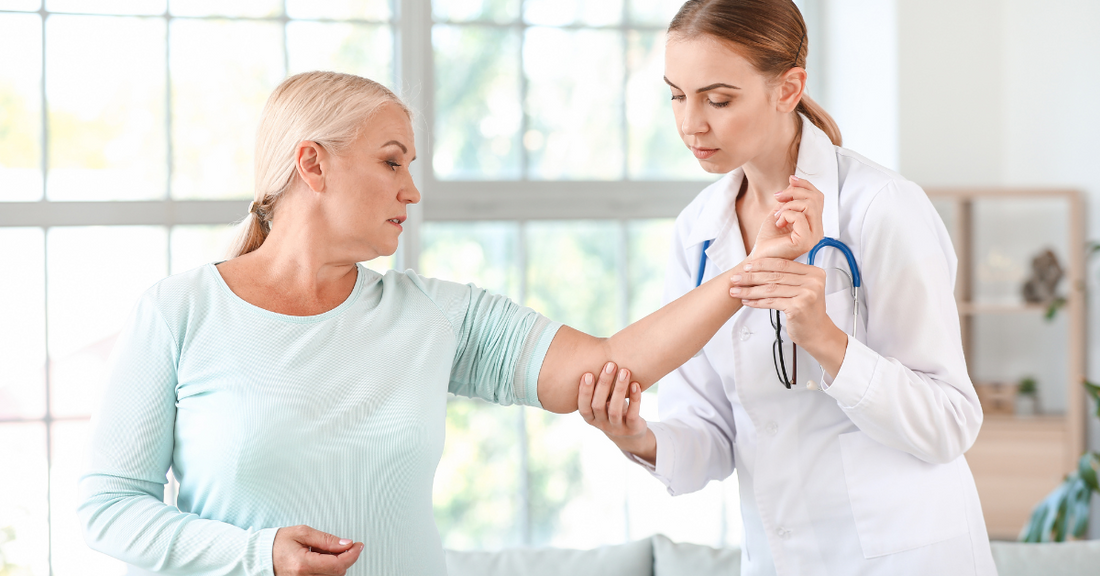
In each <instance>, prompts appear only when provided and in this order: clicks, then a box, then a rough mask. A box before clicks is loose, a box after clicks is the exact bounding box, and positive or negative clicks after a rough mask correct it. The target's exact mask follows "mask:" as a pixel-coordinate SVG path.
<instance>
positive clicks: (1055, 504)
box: [1021, 478, 1069, 543]
mask: <svg viewBox="0 0 1100 576" xmlns="http://www.w3.org/2000/svg"><path fill="white" fill-rule="evenodd" d="M1066 480H1067V481H1066V482H1063V483H1062V484H1060V485H1059V486H1058V487H1057V488H1055V489H1054V490H1053V491H1051V493H1050V494H1047V496H1046V498H1043V500H1042V501H1041V502H1039V505H1038V506H1036V507H1035V510H1033V511H1032V513H1031V519H1030V520H1029V521H1028V524H1027V526H1026V527H1025V528H1024V532H1023V534H1021V540H1023V541H1024V542H1035V543H1038V542H1049V541H1050V536H1051V532H1052V531H1053V530H1054V525H1055V523H1056V522H1057V521H1058V516H1059V512H1060V510H1061V508H1062V504H1063V503H1064V502H1065V500H1066V496H1067V495H1068V489H1069V482H1068V480H1069V478H1067V479H1066Z"/></svg>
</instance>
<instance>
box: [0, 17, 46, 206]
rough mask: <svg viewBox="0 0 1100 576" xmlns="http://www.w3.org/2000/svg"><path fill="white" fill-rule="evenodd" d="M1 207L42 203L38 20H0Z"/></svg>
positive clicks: (40, 54)
mask: <svg viewBox="0 0 1100 576" xmlns="http://www.w3.org/2000/svg"><path fill="white" fill-rule="evenodd" d="M0 54H19V58H0V201H5V200H14V201H33V200H40V199H41V198H42V89H41V85H42V19H41V17H39V16H38V14H0Z"/></svg>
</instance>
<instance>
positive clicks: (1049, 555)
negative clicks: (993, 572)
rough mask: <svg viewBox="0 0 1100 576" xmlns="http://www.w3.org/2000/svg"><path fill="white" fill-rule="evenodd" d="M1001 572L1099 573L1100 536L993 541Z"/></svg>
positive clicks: (1033, 575) (1038, 575)
mask: <svg viewBox="0 0 1100 576" xmlns="http://www.w3.org/2000/svg"><path fill="white" fill-rule="evenodd" d="M990 547H991V548H992V549H993V562H994V563H996V564H997V572H998V573H1000V576H1048V575H1051V574H1058V575H1059V576H1096V575H1097V574H1100V540H1087V541H1079V542H1044V543H1042V544H1028V543H1025V542H990Z"/></svg>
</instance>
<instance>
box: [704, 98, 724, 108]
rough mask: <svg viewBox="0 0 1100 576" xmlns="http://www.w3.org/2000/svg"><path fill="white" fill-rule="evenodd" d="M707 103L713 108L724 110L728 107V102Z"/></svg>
mask: <svg viewBox="0 0 1100 576" xmlns="http://www.w3.org/2000/svg"><path fill="white" fill-rule="evenodd" d="M707 102H710V105H711V106H714V107H715V108H725V107H726V106H729V105H730V103H729V100H726V101H725V102H714V101H711V100H707Z"/></svg>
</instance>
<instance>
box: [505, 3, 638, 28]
mask: <svg viewBox="0 0 1100 576" xmlns="http://www.w3.org/2000/svg"><path fill="white" fill-rule="evenodd" d="M523 19H524V21H526V22H527V23H528V24H536V25H540V26H565V25H568V24H586V25H589V26H608V25H614V24H619V23H620V22H622V21H623V2H622V0H600V1H599V2H592V1H590V0H588V1H586V0H526V1H525V2H524V3H523Z"/></svg>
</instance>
